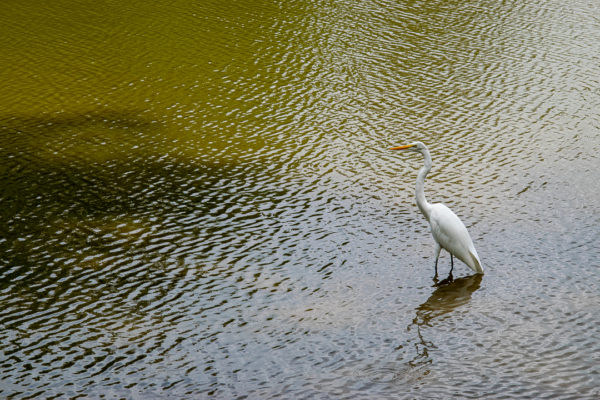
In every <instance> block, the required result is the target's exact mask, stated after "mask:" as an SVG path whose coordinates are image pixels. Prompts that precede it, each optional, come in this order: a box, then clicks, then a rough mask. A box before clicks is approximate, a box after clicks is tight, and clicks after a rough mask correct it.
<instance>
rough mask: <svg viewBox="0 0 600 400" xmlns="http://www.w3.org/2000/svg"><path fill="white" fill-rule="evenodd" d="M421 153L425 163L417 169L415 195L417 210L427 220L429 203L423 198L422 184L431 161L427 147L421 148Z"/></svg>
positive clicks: (429, 208) (429, 209) (429, 211)
mask: <svg viewBox="0 0 600 400" xmlns="http://www.w3.org/2000/svg"><path fill="white" fill-rule="evenodd" d="M422 154H423V158H424V159H425V165H423V167H422V168H421V169H420V170H419V175H417V186H416V190H415V195H416V198H417V206H419V210H421V213H423V215H424V216H425V218H427V221H429V215H430V214H431V204H429V203H428V202H427V199H425V190H424V186H425V177H426V176H427V174H428V173H429V170H430V169H431V163H432V162H431V155H430V154H429V151H428V150H427V149H423V151H422Z"/></svg>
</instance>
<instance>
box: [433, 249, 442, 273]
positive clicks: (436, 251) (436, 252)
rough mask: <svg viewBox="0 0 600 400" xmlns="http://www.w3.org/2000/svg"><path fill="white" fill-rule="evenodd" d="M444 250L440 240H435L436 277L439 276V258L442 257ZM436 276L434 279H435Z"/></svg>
mask: <svg viewBox="0 0 600 400" xmlns="http://www.w3.org/2000/svg"><path fill="white" fill-rule="evenodd" d="M441 250H442V248H441V247H440V245H439V244H438V242H435V275H434V276H435V278H437V275H438V273H437V265H438V259H439V258H440V251H441ZM435 278H434V279H435Z"/></svg>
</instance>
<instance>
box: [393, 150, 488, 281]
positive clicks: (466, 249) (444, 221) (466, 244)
mask: <svg viewBox="0 0 600 400" xmlns="http://www.w3.org/2000/svg"><path fill="white" fill-rule="evenodd" d="M390 150H412V151H415V152H418V153H421V154H422V155H423V158H424V159H425V165H424V166H423V167H422V168H421V169H420V170H419V175H418V176H417V184H416V190H415V195H416V198H417V206H418V207H419V209H420V210H421V212H422V213H423V215H424V216H425V218H427V221H429V225H430V227H431V234H432V236H433V239H434V240H435V245H436V247H435V273H436V276H437V263H438V258H439V256H440V250H441V249H444V250H446V251H447V252H449V253H450V255H451V256H452V255H454V256H456V258H458V259H459V260H461V261H462V262H464V263H465V264H466V265H467V266H469V268H471V269H472V270H473V271H475V272H476V273H478V274H483V267H482V266H481V261H480V260H479V256H478V255H477V250H475V246H474V245H473V241H472V240H471V236H470V235H469V232H468V231H467V228H466V227H465V224H463V223H462V221H461V220H460V218H458V217H457V216H456V214H454V213H453V212H452V210H450V209H449V208H448V207H446V206H445V205H443V204H441V203H437V204H429V203H428V202H427V200H426V199H425V193H424V183H425V177H426V176H427V173H428V172H429V170H430V169H431V165H432V161H431V155H430V154H429V150H428V149H427V146H425V145H424V144H423V143H421V142H415V143H412V144H409V145H405V146H397V147H392V148H391V149H390ZM452 267H454V263H452ZM450 273H451V274H452V270H450Z"/></svg>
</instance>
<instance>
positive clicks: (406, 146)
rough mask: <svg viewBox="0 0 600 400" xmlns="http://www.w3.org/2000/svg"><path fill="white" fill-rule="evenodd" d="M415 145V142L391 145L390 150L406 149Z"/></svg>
mask: <svg viewBox="0 0 600 400" xmlns="http://www.w3.org/2000/svg"><path fill="white" fill-rule="evenodd" d="M413 146H414V144H407V145H405V146H396V147H390V150H404V149H409V148H411V147H413Z"/></svg>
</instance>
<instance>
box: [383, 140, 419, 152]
mask: <svg viewBox="0 0 600 400" xmlns="http://www.w3.org/2000/svg"><path fill="white" fill-rule="evenodd" d="M425 149H427V147H426V146H425V145H424V144H423V143H421V142H414V143H411V144H407V145H404V146H396V147H390V150H411V151H414V152H416V153H422V152H423V150H425Z"/></svg>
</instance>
